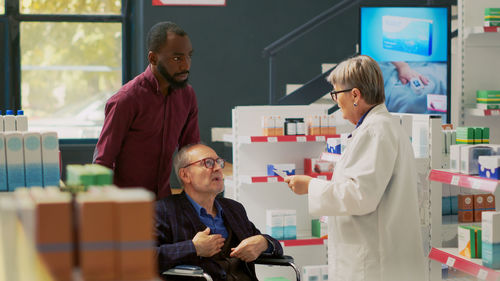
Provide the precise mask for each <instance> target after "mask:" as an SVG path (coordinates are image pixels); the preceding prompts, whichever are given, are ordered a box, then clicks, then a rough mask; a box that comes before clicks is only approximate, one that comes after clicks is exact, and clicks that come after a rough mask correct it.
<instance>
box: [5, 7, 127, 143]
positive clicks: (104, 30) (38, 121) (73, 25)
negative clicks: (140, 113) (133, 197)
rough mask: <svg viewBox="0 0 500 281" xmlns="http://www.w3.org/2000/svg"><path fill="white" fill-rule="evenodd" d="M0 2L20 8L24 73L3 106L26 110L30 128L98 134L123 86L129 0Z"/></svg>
mask: <svg viewBox="0 0 500 281" xmlns="http://www.w3.org/2000/svg"><path fill="white" fill-rule="evenodd" d="M0 1H2V2H0V3H3V2H4V1H7V3H8V4H9V7H11V6H15V7H16V9H15V10H19V13H15V14H17V15H18V16H17V18H18V19H19V20H18V21H17V22H14V25H17V26H18V28H17V30H18V32H19V53H18V55H17V61H16V63H17V64H18V66H17V67H18V68H19V70H20V71H19V73H20V77H18V79H17V81H16V80H15V79H13V80H11V83H12V84H16V82H17V83H18V85H17V93H16V92H15V91H14V92H13V93H10V94H8V95H10V96H9V97H10V100H11V101H10V103H9V102H7V104H6V105H5V108H4V109H23V110H24V112H25V114H26V115H27V116H28V120H29V129H30V130H34V131H37V130H51V131H57V132H58V135H59V138H71V139H74V138H76V139H78V138H98V137H99V134H100V130H101V128H102V124H103V121H104V106H105V103H106V101H107V99H108V98H109V97H110V96H111V95H112V94H114V93H115V92H116V91H117V90H118V89H119V88H120V86H121V85H122V79H123V75H122V73H123V72H124V71H123V69H124V66H123V65H122V48H123V39H124V36H123V34H122V30H124V28H123V24H124V23H125V16H124V15H123V13H122V1H123V2H125V1H126V0H58V1H53V0H0ZM17 7H18V9H17ZM11 10H12V9H9V10H7V14H8V15H9V13H12V12H11ZM9 24H10V25H12V23H10V22H9ZM9 30H10V32H17V31H16V29H15V28H14V27H12V26H9ZM13 49H15V48H13ZM13 57H16V55H15V53H14V56H13ZM14 73H15V71H14ZM12 81H13V82H12ZM15 87H16V86H15V85H14V87H11V88H15ZM7 100H9V98H7ZM12 100H13V101H12ZM9 107H10V108H9Z"/></svg>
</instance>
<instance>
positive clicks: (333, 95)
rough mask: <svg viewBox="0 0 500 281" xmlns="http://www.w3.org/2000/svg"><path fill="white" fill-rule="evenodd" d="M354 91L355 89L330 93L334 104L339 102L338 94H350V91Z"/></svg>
mask: <svg viewBox="0 0 500 281" xmlns="http://www.w3.org/2000/svg"><path fill="white" fill-rule="evenodd" d="M352 89H354V88H350V89H347V90H340V91H331V92H330V96H331V97H332V100H333V101H334V102H337V94H340V93H344V92H349V91H352Z"/></svg>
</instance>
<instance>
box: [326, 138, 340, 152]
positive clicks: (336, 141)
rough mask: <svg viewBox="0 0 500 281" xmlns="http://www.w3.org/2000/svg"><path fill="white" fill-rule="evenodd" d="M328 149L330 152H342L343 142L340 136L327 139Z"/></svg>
mask: <svg viewBox="0 0 500 281" xmlns="http://www.w3.org/2000/svg"><path fill="white" fill-rule="evenodd" d="M326 150H327V151H328V152H330V153H336V154H341V152H342V143H341V139H340V138H328V139H327V140H326Z"/></svg>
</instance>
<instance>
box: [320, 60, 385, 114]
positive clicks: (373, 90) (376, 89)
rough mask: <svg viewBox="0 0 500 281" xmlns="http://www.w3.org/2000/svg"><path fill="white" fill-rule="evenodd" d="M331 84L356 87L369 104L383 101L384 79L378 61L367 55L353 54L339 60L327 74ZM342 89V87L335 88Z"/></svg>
mask: <svg viewBox="0 0 500 281" xmlns="http://www.w3.org/2000/svg"><path fill="white" fill-rule="evenodd" d="M327 80H328V82H330V83H331V84H332V85H337V84H341V85H342V86H344V87H346V88H357V89H359V91H360V92H361V95H362V97H363V99H364V100H365V102H366V103H367V104H369V105H377V104H381V103H383V102H384V101H385V92H384V79H383V77H382V71H381V70H380V67H379V65H378V63H377V62H376V61H375V60H374V59H372V58H371V57H369V56H364V55H360V56H355V57H353V58H349V59H347V60H345V61H343V62H341V63H340V64H339V65H338V66H337V67H336V68H335V69H334V70H333V71H332V72H331V73H330V75H329V76H328V78H327ZM336 90H342V89H336Z"/></svg>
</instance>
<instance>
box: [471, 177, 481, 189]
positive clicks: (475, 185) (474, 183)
mask: <svg viewBox="0 0 500 281" xmlns="http://www.w3.org/2000/svg"><path fill="white" fill-rule="evenodd" d="M471 181H472V189H480V188H481V181H480V180H477V179H471Z"/></svg>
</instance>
